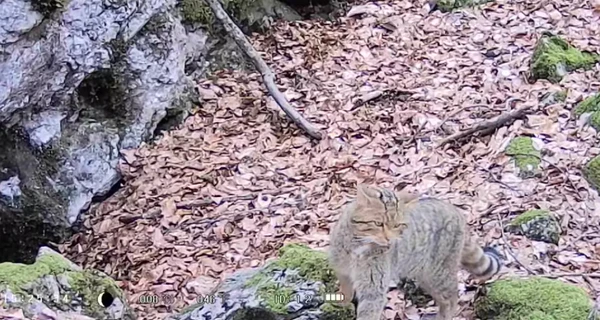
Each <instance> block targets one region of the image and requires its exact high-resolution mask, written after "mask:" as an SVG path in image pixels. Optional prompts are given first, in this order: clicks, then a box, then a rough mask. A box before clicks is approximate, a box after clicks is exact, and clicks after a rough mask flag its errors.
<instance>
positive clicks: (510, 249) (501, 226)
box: [496, 212, 536, 275]
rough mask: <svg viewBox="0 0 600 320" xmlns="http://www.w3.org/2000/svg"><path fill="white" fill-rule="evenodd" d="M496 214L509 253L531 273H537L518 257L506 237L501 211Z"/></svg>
mask: <svg viewBox="0 0 600 320" xmlns="http://www.w3.org/2000/svg"><path fill="white" fill-rule="evenodd" d="M496 216H497V217H498V223H500V231H501V232H502V241H504V245H506V248H507V249H508V253H509V254H510V255H511V256H512V257H513V259H515V261H516V262H517V263H518V264H519V265H520V266H521V267H523V269H525V270H527V272H528V273H529V274H530V275H536V273H535V272H534V271H533V270H531V269H529V267H527V266H526V265H524V264H523V262H521V261H520V260H519V259H518V258H517V255H516V254H515V253H514V252H513V250H512V248H511V247H510V245H509V244H508V240H507V239H506V234H505V233H504V224H503V223H502V217H501V216H500V213H499V212H496Z"/></svg>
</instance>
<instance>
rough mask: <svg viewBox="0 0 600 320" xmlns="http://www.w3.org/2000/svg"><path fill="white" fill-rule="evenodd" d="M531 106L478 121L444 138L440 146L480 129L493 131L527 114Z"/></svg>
mask: <svg viewBox="0 0 600 320" xmlns="http://www.w3.org/2000/svg"><path fill="white" fill-rule="evenodd" d="M515 100H516V99H515ZM531 108H533V105H526V106H522V107H520V108H518V109H516V110H513V111H511V112H507V113H503V114H501V115H499V116H498V117H496V118H494V119H491V120H485V121H481V122H478V123H476V124H475V125H474V126H472V127H471V128H469V129H467V130H465V131H460V132H457V133H455V134H453V135H451V136H449V137H447V138H445V139H444V140H442V141H441V142H440V144H439V146H440V147H441V146H443V145H445V144H447V143H449V142H452V141H454V140H458V139H461V138H464V137H466V136H469V135H472V134H473V133H476V132H479V131H484V130H486V131H488V132H491V131H492V130H494V129H497V128H499V127H502V126H504V125H505V124H507V123H510V122H512V121H514V120H515V119H517V118H520V117H522V116H524V115H526V114H527V113H529V112H530V110H531Z"/></svg>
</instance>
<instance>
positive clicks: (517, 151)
mask: <svg viewBox="0 0 600 320" xmlns="http://www.w3.org/2000/svg"><path fill="white" fill-rule="evenodd" d="M505 153H506V154H507V155H509V156H512V158H513V160H514V161H515V165H516V167H517V168H518V169H519V175H520V176H521V177H523V178H530V177H532V176H534V175H535V174H536V173H537V171H538V169H539V166H540V163H541V159H542V153H541V152H540V150H537V149H536V148H535V147H534V146H533V139H531V138H530V137H516V138H514V139H513V140H512V141H511V142H510V143H509V145H508V146H507V147H506V150H505Z"/></svg>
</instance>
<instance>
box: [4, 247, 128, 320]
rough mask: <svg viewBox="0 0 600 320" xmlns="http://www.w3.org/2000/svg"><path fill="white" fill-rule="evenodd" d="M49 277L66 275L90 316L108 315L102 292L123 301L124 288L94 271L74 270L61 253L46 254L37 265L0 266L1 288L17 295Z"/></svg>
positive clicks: (37, 261)
mask: <svg viewBox="0 0 600 320" xmlns="http://www.w3.org/2000/svg"><path fill="white" fill-rule="evenodd" d="M48 275H51V276H59V275H64V276H65V277H66V278H67V280H68V282H69V284H70V285H71V287H72V289H73V290H72V293H74V294H77V295H79V296H81V297H82V298H83V301H84V303H85V306H86V311H87V312H88V313H89V314H90V315H102V314H103V313H104V311H103V309H102V308H101V307H100V305H98V303H97V298H98V296H99V295H100V293H102V292H108V293H110V294H111V295H113V297H118V298H121V300H123V295H122V293H121V291H120V289H119V288H118V286H117V285H116V283H115V282H114V281H113V280H112V279H110V278H108V277H105V276H102V275H99V274H96V273H95V272H92V271H77V270H74V267H73V265H72V264H71V262H70V261H69V260H67V259H65V258H63V257H62V256H61V255H58V254H53V253H46V254H43V255H41V256H40V257H39V258H38V259H37V260H36V262H35V263H33V264H20V263H10V262H6V263H1V264H0V285H6V286H7V287H8V288H10V289H11V291H12V292H13V293H15V294H19V295H27V294H28V293H27V292H26V290H25V289H24V286H25V285H28V284H31V283H33V282H35V281H36V280H38V279H40V278H43V277H44V276H48Z"/></svg>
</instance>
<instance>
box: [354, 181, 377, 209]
mask: <svg viewBox="0 0 600 320" xmlns="http://www.w3.org/2000/svg"><path fill="white" fill-rule="evenodd" d="M356 189H357V190H356V191H357V193H356V202H357V203H358V204H359V205H361V204H362V205H366V204H369V203H372V202H373V201H376V200H378V199H379V190H377V189H376V188H373V187H371V186H368V185H365V184H359V185H358V186H356Z"/></svg>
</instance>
